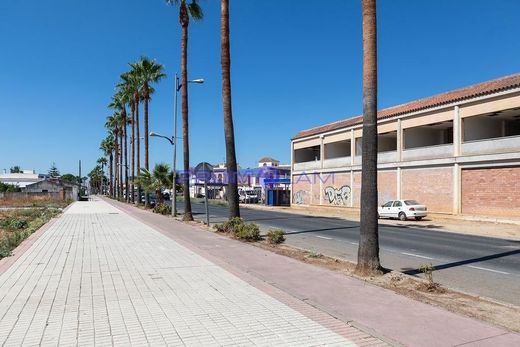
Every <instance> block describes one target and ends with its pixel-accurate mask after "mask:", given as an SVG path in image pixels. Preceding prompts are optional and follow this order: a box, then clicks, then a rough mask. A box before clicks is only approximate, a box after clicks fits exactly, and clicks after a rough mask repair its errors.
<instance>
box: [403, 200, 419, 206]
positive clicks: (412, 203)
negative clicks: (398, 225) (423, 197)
mask: <svg viewBox="0 0 520 347" xmlns="http://www.w3.org/2000/svg"><path fill="white" fill-rule="evenodd" d="M404 203H405V204H406V205H407V206H411V205H419V203H418V202H417V201H415V200H405V201H404Z"/></svg>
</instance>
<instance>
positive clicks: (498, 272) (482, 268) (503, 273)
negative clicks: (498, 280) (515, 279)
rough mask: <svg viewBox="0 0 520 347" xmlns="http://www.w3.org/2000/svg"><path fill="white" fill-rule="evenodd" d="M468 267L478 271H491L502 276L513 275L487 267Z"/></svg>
mask: <svg viewBox="0 0 520 347" xmlns="http://www.w3.org/2000/svg"><path fill="white" fill-rule="evenodd" d="M466 266H467V267H470V268H473V269H477V270H484V271H491V272H496V273H497V274H502V275H511V274H510V273H509V272H505V271H498V270H492V269H487V268H485V267H480V266H474V265H466Z"/></svg>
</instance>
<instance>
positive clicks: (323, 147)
mask: <svg viewBox="0 0 520 347" xmlns="http://www.w3.org/2000/svg"><path fill="white" fill-rule="evenodd" d="M323 137H324V136H323V135H320V168H321V170H323V157H324V156H325V146H324V145H323Z"/></svg>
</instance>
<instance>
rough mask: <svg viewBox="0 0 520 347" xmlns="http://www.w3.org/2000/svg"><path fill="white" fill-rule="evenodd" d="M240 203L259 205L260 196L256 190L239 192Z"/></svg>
mask: <svg viewBox="0 0 520 347" xmlns="http://www.w3.org/2000/svg"><path fill="white" fill-rule="evenodd" d="M238 201H239V202H242V203H253V204H256V203H258V194H257V193H256V192H255V191H254V190H239V191H238Z"/></svg>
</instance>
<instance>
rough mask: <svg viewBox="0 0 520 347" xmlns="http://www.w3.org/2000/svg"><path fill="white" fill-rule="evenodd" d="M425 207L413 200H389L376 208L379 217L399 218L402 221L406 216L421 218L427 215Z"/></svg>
mask: <svg viewBox="0 0 520 347" xmlns="http://www.w3.org/2000/svg"><path fill="white" fill-rule="evenodd" d="M426 211H427V208H426V206H424V205H421V204H419V203H418V202H417V201H415V200H390V201H388V202H386V203H385V204H384V205H382V206H381V207H379V208H378V209H377V215H378V217H379V218H399V219H400V220H402V221H405V220H407V219H408V218H415V220H421V219H423V218H424V217H426V215H427V212H426Z"/></svg>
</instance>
